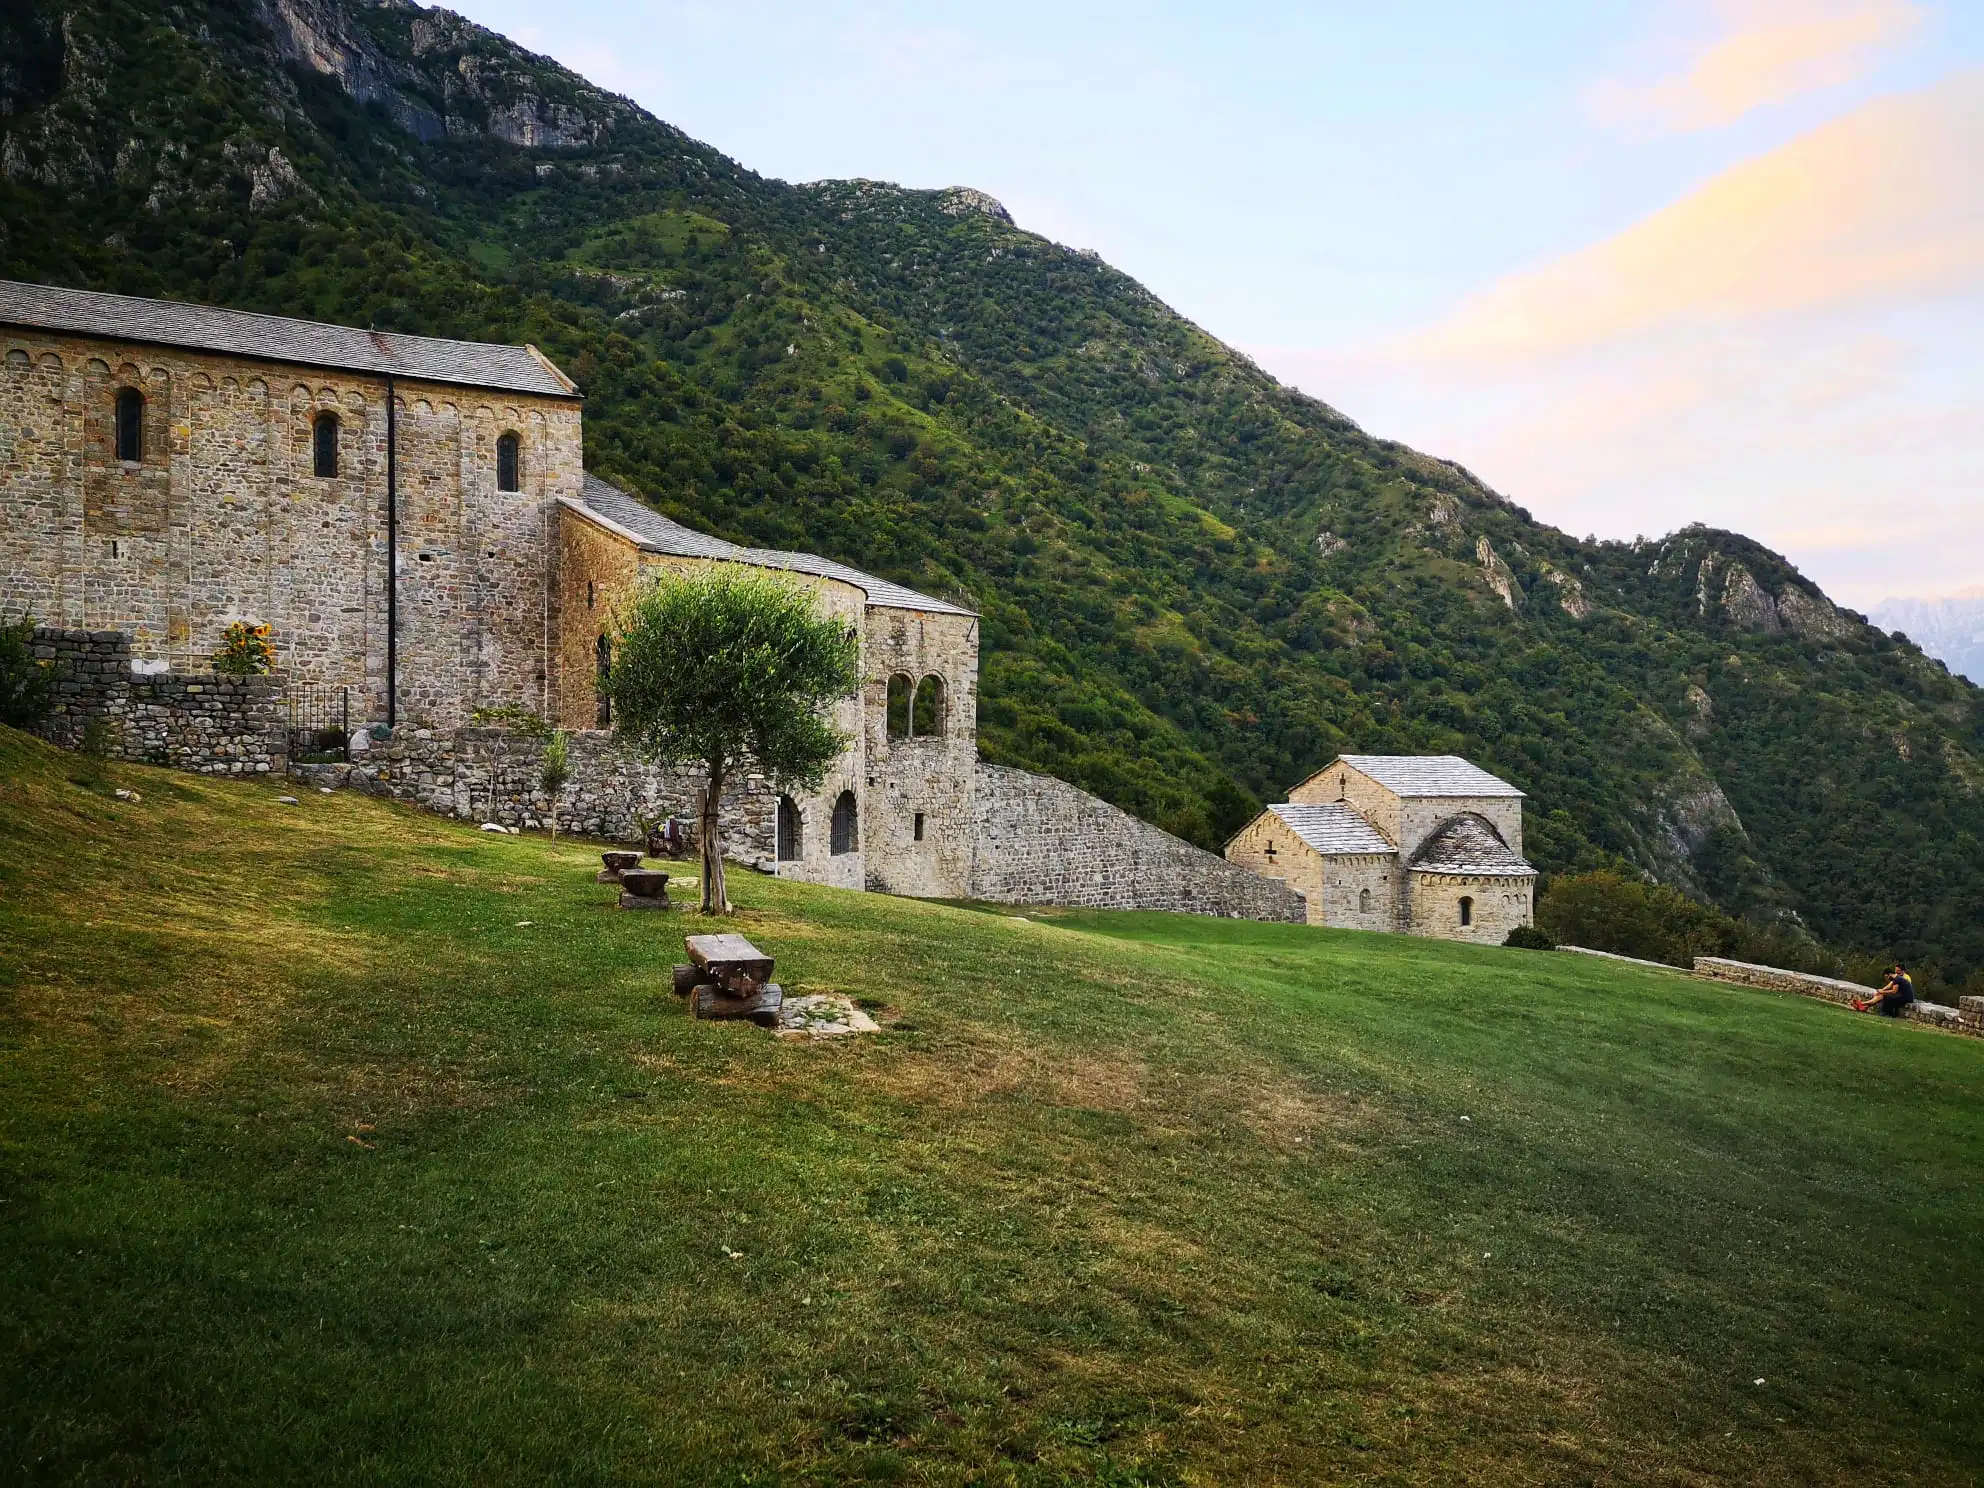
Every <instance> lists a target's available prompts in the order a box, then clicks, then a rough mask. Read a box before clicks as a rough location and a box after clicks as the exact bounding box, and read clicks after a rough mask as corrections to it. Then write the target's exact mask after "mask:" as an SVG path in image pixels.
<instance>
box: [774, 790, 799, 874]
mask: <svg viewBox="0 0 1984 1488" xmlns="http://www.w3.org/2000/svg"><path fill="white" fill-rule="evenodd" d="M801 826H802V824H801V822H800V820H799V803H798V802H796V801H794V800H793V799H792V797H790V796H780V797H779V798H778V860H779V861H780V862H781V863H796V862H798V861H799V859H800V857H801V856H802V854H803V852H804V848H805V844H804V843H803V842H802V841H801V840H800V833H801Z"/></svg>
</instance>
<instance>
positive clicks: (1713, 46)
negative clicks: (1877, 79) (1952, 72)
mask: <svg viewBox="0 0 1984 1488" xmlns="http://www.w3.org/2000/svg"><path fill="white" fill-rule="evenodd" d="M1721 10H1722V12H1723V14H1722V22H1723V28H1724V29H1723V33H1722V34H1721V35H1720V36H1718V37H1717V38H1716V40H1714V41H1713V42H1712V43H1710V44H1709V45H1707V46H1706V47H1704V48H1703V49H1702V50H1701V51H1700V52H1699V53H1697V54H1696V56H1695V57H1694V58H1693V60H1692V61H1691V62H1690V63H1689V64H1688V65H1687V66H1686V67H1685V68H1683V69H1682V70H1681V71H1680V72H1678V73H1675V74H1673V75H1670V76H1667V77H1663V78H1657V79H1654V80H1653V81H1650V82H1637V83H1635V82H1621V81H1619V80H1617V79H1610V80H1607V81H1605V82H1603V83H1600V84H1599V85H1598V86H1597V87H1596V88H1594V89H1593V90H1592V94H1591V104H1592V109H1593V112H1594V113H1596V114H1597V115H1598V117H1599V118H1600V119H1601V120H1602V121H1603V122H1606V123H1609V124H1646V125H1651V126H1653V127H1655V128H1660V129H1669V130H1696V129H1713V128H1718V127H1720V126H1722V125H1726V124H1732V123H1734V122H1735V121H1736V120H1738V119H1740V118H1742V117H1743V116H1744V115H1745V114H1748V113H1750V112H1751V111H1752V110H1755V109H1758V108H1763V107H1767V106H1768V105H1771V104H1775V103H1782V102H1784V101H1785V100H1787V99H1790V98H1795V97H1797V96H1798V95H1799V94H1802V93H1807V92H1810V91H1812V90H1813V89H1817V88H1829V87H1835V86H1837V85H1839V84H1841V83H1846V82H1851V81H1852V80H1853V79H1854V78H1856V77H1859V76H1861V75H1862V73H1863V72H1864V71H1865V70H1866V69H1867V67H1868V66H1869V64H1870V63H1871V62H1872V61H1873V60H1874V58H1875V57H1876V55H1877V54H1878V53H1879V52H1881V51H1882V50H1883V49H1885V48H1887V47H1891V46H1893V45H1894V44H1895V43H1896V42H1899V41H1900V40H1902V39H1903V38H1904V37H1906V36H1908V35H1909V33H1911V32H1912V31H1914V30H1915V29H1916V27H1917V26H1918V25H1920V24H1921V21H1922V18H1923V11H1922V8H1921V7H1920V6H1919V5H1915V4H1913V3H1911V0H1833V3H1824V0H1739V3H1725V4H1724V5H1723V6H1722V7H1721Z"/></svg>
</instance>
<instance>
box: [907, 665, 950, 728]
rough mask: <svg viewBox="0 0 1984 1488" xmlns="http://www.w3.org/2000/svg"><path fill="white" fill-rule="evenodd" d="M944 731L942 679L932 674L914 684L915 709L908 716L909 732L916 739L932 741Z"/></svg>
mask: <svg viewBox="0 0 1984 1488" xmlns="http://www.w3.org/2000/svg"><path fill="white" fill-rule="evenodd" d="M943 731H944V679H943V678H942V677H939V676H937V675H936V674H935V673H934V672H933V673H932V674H931V675H929V676H928V677H925V678H924V679H923V680H922V681H921V682H919V683H917V684H916V707H915V709H914V711H913V712H912V713H911V714H910V719H909V732H910V734H911V736H912V737H914V738H918V739H934V738H936V737H937V735H939V734H941V733H942V732H943Z"/></svg>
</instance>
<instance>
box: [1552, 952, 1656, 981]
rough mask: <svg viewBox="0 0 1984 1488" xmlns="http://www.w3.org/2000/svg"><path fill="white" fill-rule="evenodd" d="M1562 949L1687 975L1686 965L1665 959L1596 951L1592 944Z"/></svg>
mask: <svg viewBox="0 0 1984 1488" xmlns="http://www.w3.org/2000/svg"><path fill="white" fill-rule="evenodd" d="M1557 949H1558V950H1560V951H1569V952H1570V953H1571V954H1572V955H1573V956H1597V957H1598V958H1599V959H1600V960H1603V961H1617V962H1620V963H1622V964H1623V965H1626V966H1644V967H1646V968H1647V969H1648V970H1650V971H1671V972H1673V973H1674V975H1676V976H1686V975H1687V974H1688V968H1687V967H1685V966H1671V965H1669V964H1668V963H1667V962H1665V961H1648V960H1645V959H1643V958H1642V957H1639V956H1622V955H1620V954H1619V953H1618V952H1617V951H1594V950H1593V949H1592V948H1591V947H1590V946H1573V945H1560V946H1558V947H1557Z"/></svg>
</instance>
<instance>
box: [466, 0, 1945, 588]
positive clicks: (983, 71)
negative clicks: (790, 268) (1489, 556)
mask: <svg viewBox="0 0 1984 1488" xmlns="http://www.w3.org/2000/svg"><path fill="white" fill-rule="evenodd" d="M462 8H463V9H464V11H465V13H466V14H468V15H470V16H471V17H472V18H473V19H475V20H478V21H481V22H482V23H484V24H485V25H489V26H491V27H493V28H495V29H497V30H499V31H502V32H504V33H505V34H507V35H510V36H512V37H514V38H515V39H516V40H518V41H520V42H522V43H523V44H524V45H527V46H530V47H533V48H534V49H536V50H539V51H543V52H547V53H549V54H550V55H552V56H554V57H556V58H558V59H559V60H560V61H562V62H564V63H566V64H567V65H569V66H571V67H573V68H575V69H576V70H578V71H580V72H582V73H584V74H585V75H586V76H588V77H590V78H592V79H593V80H594V81H596V82H598V83H600V84H602V85H604V86H607V87H610V88H613V89H614V90H616V91H619V92H623V93H626V94H628V95H629V96H631V97H633V98H634V99H635V100H636V101H638V102H640V103H641V104H643V105H644V106H646V107H647V108H649V109H650V110H652V111H653V112H655V113H656V114H658V115H660V116H661V117H662V118H664V119H667V120H668V121H669V122H671V123H673V124H676V125H678V126H679V127H681V128H683V129H685V130H687V131H688V132H689V133H690V134H692V135H694V136H696V137H697V138H699V139H702V140H705V141H707V142H709V143H710V144H712V145H714V146H716V147H717V148H719V149H721V150H723V151H724V152H725V153H726V154H729V155H731V156H733V157H735V158H736V159H738V160H740V161H741V162H742V163H743V164H745V165H747V166H749V167H751V168H752V169H754V170H757V171H760V172H762V173H763V174H766V175H771V176H778V177H783V178H785V179H787V180H794V181H803V180H812V179H817V178H820V177H825V176H869V177H874V178H878V179H885V180H892V181H900V182H903V183H904V184H908V185H914V186H947V185H969V186H975V187H978V188H980V189H982V190H985V191H988V192H990V193H992V194H993V195H994V196H997V197H998V198H999V199H1000V200H1002V201H1003V202H1005V204H1006V205H1007V207H1008V208H1009V209H1010V210H1011V211H1012V212H1013V214H1014V216H1015V217H1016V218H1017V219H1018V221H1019V223H1020V225H1021V226H1023V227H1026V228H1029V229H1032V230H1034V231H1037V232H1040V233H1043V234H1045V235H1047V236H1049V237H1052V238H1055V239H1057V240H1059V241H1061V242H1065V243H1069V244H1071V245H1074V246H1077V247H1084V248H1094V249H1096V250H1098V251H1099V252H1101V253H1102V255H1103V256H1104V257H1105V258H1107V259H1108V260H1109V261H1110V262H1111V263H1113V264H1115V265H1117V266H1118V267H1120V268H1122V269H1124V270H1125V271H1127V272H1129V273H1131V274H1134V275H1135V276H1136V277H1137V278H1139V279H1141V280H1142V281H1143V282H1144V283H1145V284H1147V285H1149V286H1150V288H1151V289H1152V290H1153V291H1154V292H1155V293H1157V294H1158V295H1159V296H1161V297H1162V298H1163V299H1165V300H1166V301H1167V302H1169V303H1170V304H1172V305H1174V306H1176V307H1177V308H1178V309H1179V310H1181V311H1183V312H1184V313H1185V314H1187V315H1190V316H1191V317H1192V318H1193V319H1195V320H1197V321H1198V322H1200V323H1201V324H1203V325H1204V326H1205V327H1206V328H1207V329H1208V330H1210V331H1212V332H1213V333H1214V334H1215V335H1217V336H1219V337H1220V338H1221V339H1223V340H1226V341H1228V342H1231V343H1233V344H1235V345H1237V346H1239V347H1241V348H1243V349H1245V350H1248V351H1249V352H1251V353H1252V354H1254V355H1255V356H1256V357H1257V358H1258V359H1259V360H1260V361H1261V362H1262V363H1263V365H1265V366H1267V367H1268V368H1269V370H1271V371H1273V372H1275V373H1276V374H1277V375H1279V376H1281V377H1283V378H1284V380H1287V381H1291V382H1294V383H1297V384H1298V385H1300V386H1302V387H1304V388H1305V389H1306V390H1308V391H1310V392H1312V393H1314V394H1316V395H1317V396H1319V397H1321V398H1324V399H1325V400H1327V401H1328V402H1330V403H1332V404H1334V405H1335V406H1337V407H1339V408H1341V409H1342V410H1343V411H1344V412H1346V413H1348V414H1350V415H1351V416H1352V417H1354V418H1356V419H1358V420H1359V422H1361V423H1363V424H1364V425H1365V426H1366V427H1367V428H1369V429H1371V430H1372V431H1373V432H1375V433H1379V434H1383V435H1387V436H1391V437H1396V438H1401V439H1405V440H1407V441H1408V442H1411V443H1413V444H1415V445H1418V446H1419V447H1421V448H1423V449H1426V450H1428V451H1430V452H1432V453H1437V454H1442V455H1448V456H1451V457H1453V458H1456V459H1460V460H1462V461H1464V462H1465V463H1467V464H1469V465H1470V466H1471V467H1473V468H1474V469H1475V470H1476V471H1477V473H1478V474H1480V475H1481V476H1482V477H1483V478H1484V479H1486V480H1488V481H1489V482H1490V483H1491V484H1493V485H1495V486H1496V487H1498V488H1499V489H1501V490H1503V491H1505V492H1506V493H1507V494H1509V495H1510V496H1511V497H1513V498H1514V499H1516V500H1518V501H1521V502H1522V503H1524V504H1525V505H1527V506H1529V507H1531V508H1532V509H1533V510H1534V511H1536V512H1537V513H1538V514H1539V515H1541V516H1543V517H1545V518H1547V519H1549V520H1552V521H1556V522H1558V523H1560V524H1561V525H1563V526H1565V527H1568V528H1571V529H1573V530H1575V531H1577V532H1580V533H1582V532H1586V531H1596V532H1598V533H1600V534H1601V535H1605V536H1626V537H1630V536H1632V535H1633V534H1635V533H1637V532H1646V533H1649V534H1654V533H1660V532H1665V531H1667V530H1669V529H1671V528H1673V527H1675V526H1678V525H1680V524H1681V523H1683V522H1686V521H1690V520H1697V519H1699V520H1703V521H1708V522H1711V523H1714V524H1717V525H1722V526H1730V527H1736V528H1739V529H1741V530H1744V531H1747V532H1750V533H1751V534H1752V535H1754V536H1756V537H1759V538H1761V539H1762V540H1764V541H1766V542H1769V543H1771V544H1772V545H1773V546H1776V547H1779V548H1781V549H1783V550H1785V551H1786V552H1788V553H1789V554H1790V555H1791V556H1792V557H1793V558H1794V559H1795V560H1796V561H1797V562H1799V564H1800V565H1801V566H1802V567H1804V568H1805V569H1806V570H1807V571H1808V572H1809V573H1811V574H1812V575H1813V576H1814V577H1815V578H1818V579H1819V580H1820V581H1821V582H1822V583H1825V584H1826V585H1827V587H1828V588H1829V589H1830V590H1832V591H1834V592H1835V593H1836V595H1837V596H1838V597H1839V598H1841V599H1843V600H1845V601H1847V602H1849V603H1852V604H1855V605H1858V606H1862V607H1864V606H1867V605H1870V604H1872V603H1873V602H1874V601H1876V600H1877V599H1879V598H1880V597H1881V596H1882V595H1884V594H1887V593H1889V592H1908V593H1939V592H1947V591H1952V590H1956V589H1959V588H1963V587H1966V586H1968V585H1975V584H1979V583H1984V432H1980V431H1984V353H1981V352H1980V350H1979V346H1980V344H1984V170H1980V169H1979V168H1978V167H1977V165H1976V164H1975V162H1976V161H1977V160H1978V159H1980V158H1984V4H1980V3H1964V4H1951V3H1940V4H1939V3H1935V0H1686V3H1674V4H1664V5H1663V4H1651V5H1624V4H1616V3H1587V4H1547V5H1546V4H1528V5H1523V6H1520V7H1489V6H1481V5H1478V4H1457V3H1439V4H1433V3H1426V4H1417V5H1397V6H1372V5H1368V4H1361V5H1356V6H1351V5H1342V6H1335V5H1331V6H1318V5H1308V6H1305V5H1297V4H1286V3H1283V4H1260V5H1252V6H1216V5H1207V4H1199V5H1188V4H1174V5H1155V6H1130V5H1123V4H1066V5H1050V4H1043V3H1035V0H1024V3H1013V4H1007V5H1003V6H997V7H993V6H975V7H964V6H954V5H932V4H922V5H910V4H897V3H870V4H842V3H834V0H820V3H815V4H810V5H806V6H798V5H785V4H775V3H770V0H743V3H732V4H723V5H716V4H697V3H675V0H650V3H642V4H635V5H608V4H603V3H596V0H567V3H566V4H564V5H562V6H561V7H559V9H558V11H557V15H558V19H557V21H556V22H555V23H552V22H547V21H546V20H545V14H546V12H545V10H544V8H543V7H542V6H540V5H530V4H524V3H522V0H470V3H468V4H467V5H465V6H463V7H462ZM1497 12H1501V13H1499V14H1498V13H1497ZM1513 12H1519V13H1513ZM1663 214H1664V215H1663Z"/></svg>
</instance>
